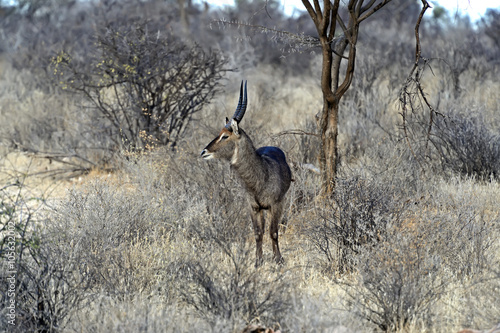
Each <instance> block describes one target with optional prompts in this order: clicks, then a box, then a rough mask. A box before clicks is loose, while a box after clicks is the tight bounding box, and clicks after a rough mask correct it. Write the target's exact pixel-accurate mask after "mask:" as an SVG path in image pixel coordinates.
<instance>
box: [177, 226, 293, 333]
mask: <svg viewBox="0 0 500 333" xmlns="http://www.w3.org/2000/svg"><path fill="white" fill-rule="evenodd" d="M210 222H211V224H204V225H201V226H200V225H198V226H197V237H195V239H193V244H194V246H195V247H196V252H197V253H198V256H197V257H198V258H196V259H194V258H192V259H190V260H189V261H186V262H182V263H176V265H180V270H179V271H178V274H177V277H178V279H179V280H180V281H181V283H180V284H179V293H180V297H181V299H182V300H183V301H184V302H185V303H186V304H188V305H190V306H192V307H193V308H194V309H195V310H196V312H197V313H198V314H199V315H200V316H201V317H203V318H205V320H207V321H209V322H211V323H212V324H213V325H215V324H216V321H218V320H221V319H222V320H225V321H229V322H231V323H233V329H237V328H238V327H241V326H242V325H243V323H250V322H255V321H258V322H260V323H265V324H272V323H274V322H276V321H279V319H280V318H282V316H283V314H284V313H286V312H287V311H288V310H290V308H291V306H292V304H291V302H290V285H289V284H290V281H289V276H287V274H283V272H278V271H275V269H270V268H259V269H256V268H254V265H253V262H254V256H255V254H254V249H253V246H252V245H253V242H249V241H247V240H246V239H245V238H247V237H245V236H248V234H249V232H248V231H250V230H249V228H242V227H241V226H238V225H234V224H232V223H231V221H225V220H221V219H217V218H216V219H214V220H213V221H210ZM222 225H224V227H221V226H222ZM221 229H226V230H227V231H229V233H227V231H226V233H225V232H223V230H221ZM245 229H246V230H248V231H247V232H242V230H245ZM250 234H251V232H250ZM209 248H210V249H209Z"/></svg>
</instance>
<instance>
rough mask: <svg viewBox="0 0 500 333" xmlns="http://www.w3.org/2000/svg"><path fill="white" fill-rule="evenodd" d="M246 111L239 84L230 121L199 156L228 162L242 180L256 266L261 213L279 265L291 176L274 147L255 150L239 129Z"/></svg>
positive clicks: (262, 225) (259, 256)
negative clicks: (280, 228)
mask: <svg viewBox="0 0 500 333" xmlns="http://www.w3.org/2000/svg"><path fill="white" fill-rule="evenodd" d="M246 108H247V84H246V82H245V85H244V86H243V81H242V82H241V88H240V99H239V102H238V107H237V108H236V112H235V113H234V116H233V118H232V119H231V120H229V119H227V118H226V125H225V126H224V128H222V130H221V131H220V133H219V135H217V137H216V138H215V139H213V140H212V142H210V143H209V144H208V146H206V147H205V149H203V151H202V152H201V156H202V157H203V158H204V159H206V160H208V159H211V158H220V159H225V160H228V161H230V163H231V167H232V168H234V170H236V173H237V174H238V176H239V178H240V179H241V180H242V182H243V185H244V187H245V190H246V194H247V197H248V201H249V203H250V208H251V209H250V214H251V217H252V224H253V229H254V233H255V240H256V242H257V251H256V257H257V260H256V264H255V265H256V266H259V265H260V264H261V263H262V239H263V236H264V229H265V219H264V210H267V211H268V213H267V214H266V215H268V216H269V217H270V220H271V225H270V228H269V234H270V235H271V240H272V243H273V253H274V260H275V261H276V262H277V263H278V264H281V263H282V262H283V257H282V256H281V253H280V249H279V246H278V223H279V222H280V219H281V215H282V212H283V198H284V197H285V193H286V192H287V191H288V188H289V187H290V182H291V178H292V173H291V171H290V167H289V166H288V164H287V163H286V157H285V154H284V153H283V151H282V150H281V149H279V148H278V147H261V148H259V149H255V147H254V145H253V143H252V140H251V139H250V137H249V136H248V135H247V134H246V133H245V131H243V129H241V128H240V127H239V123H240V121H241V119H242V118H243V116H244V115H245V111H246Z"/></svg>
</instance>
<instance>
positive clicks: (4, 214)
mask: <svg viewBox="0 0 500 333" xmlns="http://www.w3.org/2000/svg"><path fill="white" fill-rule="evenodd" d="M23 187H24V186H23V184H22V183H17V184H13V185H12V186H10V187H4V188H2V189H1V190H0V218H1V219H0V223H1V224H0V225H1V230H0V233H1V234H2V236H3V237H2V242H1V244H0V245H1V250H0V257H1V258H2V259H4V269H2V274H1V275H2V276H1V283H2V285H3V286H4V287H5V288H2V303H3V304H2V319H1V320H2V326H3V327H4V328H6V327H9V328H10V331H12V332H26V331H31V332H35V331H36V332H55V331H58V330H60V329H62V328H64V326H65V325H66V324H67V320H68V318H69V317H70V314H71V313H72V311H75V310H77V309H79V308H81V306H83V304H84V302H85V301H86V300H88V295H86V292H87V290H88V288H89V286H90V282H91V280H90V279H89V278H88V276H87V275H86V272H85V271H84V269H83V266H82V264H83V263H82V259H83V255H84V254H83V253H81V252H78V251H75V249H74V248H72V247H64V246H61V244H60V243H59V242H57V239H56V237H54V235H53V234H51V233H50V232H48V231H47V230H46V229H45V228H44V227H43V226H42V224H45V223H46V220H45V219H44V218H43V215H42V214H41V209H40V208H36V206H39V205H40V204H41V203H43V202H34V200H29V201H28V200H27V198H26V194H25V193H24V188H23ZM12 189H15V190H16V192H12V191H11V190H12ZM38 200H40V201H41V199H38ZM38 200H37V201H38ZM42 218H43V220H41V219H42Z"/></svg>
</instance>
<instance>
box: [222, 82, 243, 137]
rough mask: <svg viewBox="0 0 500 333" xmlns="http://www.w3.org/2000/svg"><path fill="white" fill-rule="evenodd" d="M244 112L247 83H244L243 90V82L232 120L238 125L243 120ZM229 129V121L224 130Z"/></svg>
mask: <svg viewBox="0 0 500 333" xmlns="http://www.w3.org/2000/svg"><path fill="white" fill-rule="evenodd" d="M246 110H247V81H245V87H244V88H243V81H241V86H240V100H239V101H238V106H237V107H236V111H235V112H234V115H233V119H234V120H236V122H238V123H239V122H240V121H241V119H243V116H244V115H245V111H246ZM229 127H231V122H230V121H229V122H228V123H227V124H226V128H229Z"/></svg>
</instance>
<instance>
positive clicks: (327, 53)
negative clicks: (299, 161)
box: [302, 0, 428, 195]
mask: <svg viewBox="0 0 500 333" xmlns="http://www.w3.org/2000/svg"><path fill="white" fill-rule="evenodd" d="M391 1H392V0H380V1H378V0H369V1H364V0H349V1H348V2H347V8H346V9H347V10H346V11H341V8H340V4H341V1H340V0H334V1H330V0H323V4H322V5H320V1H319V0H312V4H311V1H310V0H302V3H303V4H304V7H305V8H306V9H307V12H308V13H309V15H310V16H311V19H312V20H313V22H314V25H315V26H316V30H317V32H318V36H319V39H320V44H321V48H322V56H323V62H322V71H321V89H322V92H323V109H322V111H321V114H320V117H319V119H318V122H319V128H320V136H321V149H320V156H319V161H320V168H321V178H322V189H323V194H325V195H331V194H332V193H333V190H334V188H335V177H336V174H337V164H338V148H337V146H338V142H337V137H338V119H339V117H338V114H339V105H340V100H341V99H342V97H343V96H344V94H345V93H346V92H347V90H348V89H349V87H350V86H351V83H352V79H353V76H354V68H355V61H356V46H357V42H358V35H359V29H360V24H361V23H362V22H363V21H364V20H366V19H367V18H368V17H370V16H371V15H373V14H374V13H376V12H377V11H378V10H380V9H381V8H382V7H384V6H385V5H386V4H388V3H389V2H391ZM421 1H422V3H423V5H424V6H428V4H427V1H426V0H421ZM342 3H344V1H342ZM338 28H340V29H341V32H340V33H339V34H338V33H337V30H338ZM346 51H347V55H344V53H345V52H346ZM343 61H347V64H346V66H341V65H342V62H343ZM341 72H342V73H343V80H341Z"/></svg>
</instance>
